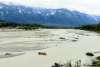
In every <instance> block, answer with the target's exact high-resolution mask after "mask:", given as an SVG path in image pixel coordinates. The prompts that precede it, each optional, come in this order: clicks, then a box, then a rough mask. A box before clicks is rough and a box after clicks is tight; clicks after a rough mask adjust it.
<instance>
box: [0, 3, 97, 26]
mask: <svg viewBox="0 0 100 67" xmlns="http://www.w3.org/2000/svg"><path fill="white" fill-rule="evenodd" d="M0 20H6V21H11V22H16V23H19V24H44V25H45V24H46V25H50V26H57V27H75V26H80V25H87V24H95V23H96V22H97V21H96V19H95V18H94V17H93V16H91V15H88V14H84V13H81V12H78V11H71V10H68V9H64V8H61V9H47V8H36V7H26V6H20V5H7V4H3V3H0Z"/></svg>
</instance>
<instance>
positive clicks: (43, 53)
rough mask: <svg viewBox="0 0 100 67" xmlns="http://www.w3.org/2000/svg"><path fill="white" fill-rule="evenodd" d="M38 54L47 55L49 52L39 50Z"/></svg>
mask: <svg viewBox="0 0 100 67" xmlns="http://www.w3.org/2000/svg"><path fill="white" fill-rule="evenodd" d="M38 55H45V56H46V55H47V53H45V52H38Z"/></svg>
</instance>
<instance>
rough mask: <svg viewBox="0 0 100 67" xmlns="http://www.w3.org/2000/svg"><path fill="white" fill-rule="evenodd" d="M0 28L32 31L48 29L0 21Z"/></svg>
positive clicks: (34, 25)
mask: <svg viewBox="0 0 100 67" xmlns="http://www.w3.org/2000/svg"><path fill="white" fill-rule="evenodd" d="M0 28H9V29H14V28H15V29H25V30H32V29H39V28H49V27H48V26H46V25H39V24H16V23H12V22H5V21H0Z"/></svg>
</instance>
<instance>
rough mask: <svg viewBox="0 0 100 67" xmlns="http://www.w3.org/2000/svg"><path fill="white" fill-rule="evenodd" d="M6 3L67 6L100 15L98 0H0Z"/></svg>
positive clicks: (46, 6) (54, 6)
mask: <svg viewBox="0 0 100 67" xmlns="http://www.w3.org/2000/svg"><path fill="white" fill-rule="evenodd" d="M0 2H2V3H6V4H16V5H25V6H31V7H45V8H67V9H71V10H78V11H80V12H85V13H88V14H95V15H100V0H0Z"/></svg>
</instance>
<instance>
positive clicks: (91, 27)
mask: <svg viewBox="0 0 100 67" xmlns="http://www.w3.org/2000/svg"><path fill="white" fill-rule="evenodd" d="M79 29H81V30H88V31H95V32H99V33H100V23H98V24H93V25H83V26H81V27H80V28H79Z"/></svg>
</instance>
